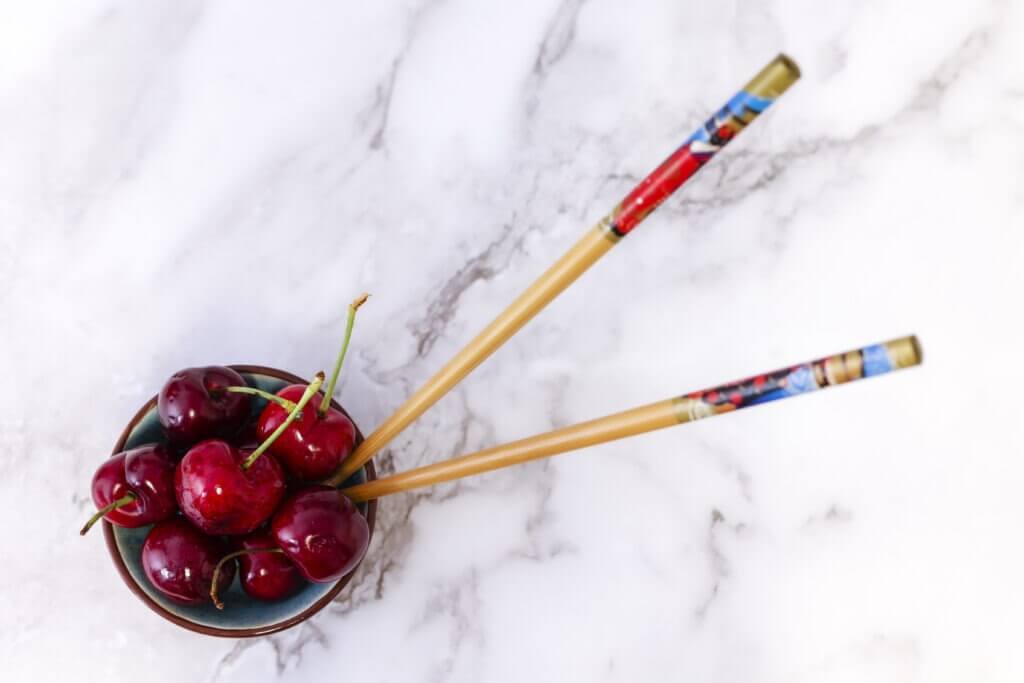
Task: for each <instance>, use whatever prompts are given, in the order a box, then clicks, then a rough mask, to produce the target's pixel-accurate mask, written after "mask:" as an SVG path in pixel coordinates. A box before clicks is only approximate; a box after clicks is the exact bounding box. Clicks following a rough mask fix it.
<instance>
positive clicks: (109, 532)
mask: <svg viewBox="0 0 1024 683" xmlns="http://www.w3.org/2000/svg"><path fill="white" fill-rule="evenodd" d="M228 367H229V368H231V369H233V370H235V371H236V372H238V373H241V374H257V375H267V376H269V377H274V378H276V379H280V380H283V381H285V382H288V383H290V384H308V383H309V381H308V380H305V379H302V378H301V377H299V376H297V375H293V374H292V373H290V372H285V371H284V370H278V369H276V368H268V367H266V366H264V365H229V366H228ZM156 398H157V397H156V396H153V398H151V399H149V400H148V401H146V403H145V404H144V405H143V406H142V407H141V408H139V410H138V411H137V412H136V413H135V415H134V417H132V419H131V420H130V421H129V422H128V424H127V426H125V428H124V431H122V432H121V436H120V437H118V439H117V443H116V444H114V450H113V451H111V455H116V454H117V453H120V452H121V451H123V450H124V445H125V443H126V442H127V441H128V437H129V436H130V435H131V433H132V430H133V429H135V425H137V424H138V423H139V421H140V420H141V419H142V418H143V417H144V416H145V415H146V414H147V413H149V411H151V410H153V408H154V407H155V406H156ZM331 405H332V406H334V407H335V408H337V409H338V410H340V411H341V412H343V413H345V415H347V416H348V418H349V419H350V420H352V416H351V415H349V414H348V412H347V411H346V410H345V409H344V408H342V407H341V406H340V405H339V404H338V402H337V401H334V400H332V401H331ZM352 424H353V425H355V427H356V445H359V443H361V442H362V440H363V434H362V432H361V431H359V426H358V425H356V423H355V420H352ZM363 471H364V473H365V474H366V480H367V481H373V480H374V479H376V478H377V469H376V468H375V467H374V466H373V460H369V461H368V462H367V463H366V465H364V466H363ZM376 521H377V501H376V500H371V501H370V502H369V504H368V505H367V510H366V523H367V525H368V526H369V527H370V541H371V542H372V541H373V530H374V526H375V525H376ZM103 537H104V538H105V539H106V542H107V551H108V552H109V553H110V557H111V559H112V560H113V561H114V566H116V567H117V571H118V573H119V574H120V575H121V579H122V580H123V581H124V582H125V584H126V585H127V586H128V588H129V589H130V590H131V592H132V593H134V594H135V596H136V597H137V598H139V599H140V600H142V602H144V603H145V604H146V606H147V607H149V608H150V609H151V610H153V611H154V612H156V613H157V614H159V615H160V616H162V617H163V618H164V619H166V620H168V621H170V622H173V623H175V624H177V625H178V626H181V627H182V628H185V629H188V630H189V631H193V632H195V633H201V634H203V635H207V636H217V637H220V638H254V637H256V636H265V635H269V634H271V633H278V632H280V631H283V630H285V629H288V628H291V627H292V626H295V625H296V624H300V623H302V622H303V621H305V620H306V619H309V618H310V617H311V616H313V615H314V614H316V613H317V612H319V611H320V610H322V609H323V608H324V607H326V606H327V605H329V604H330V603H331V602H332V601H333V600H334V598H336V597H338V594H339V593H340V592H341V591H342V589H343V588H345V586H347V585H348V584H349V582H350V581H351V580H352V577H353V576H354V575H355V573H356V571H357V570H358V569H359V566H360V565H361V564H362V563H363V561H362V560H360V561H359V564H357V565H356V566H355V568H354V569H353V570H352V571H351V572H349V573H348V574H346V575H345V576H343V577H341V578H340V579H338V582H337V583H336V584H334V587H333V588H331V590H330V591H328V593H327V594H326V595H324V596H323V597H322V598H320V599H319V600H317V601H316V602H315V603H313V604H312V605H310V606H309V607H307V608H306V609H304V610H303V611H302V612H299V613H298V614H296V615H294V616H291V617H288V618H287V619H284V620H282V621H278V622H275V623H272V624H267V625H266V626H256V627H252V628H238V629H233V628H218V627H216V626H207V625H205V624H197V623H196V622H194V621H189V620H188V619H186V618H184V617H182V616H180V615H177V614H174V613H173V612H170V611H168V610H167V609H165V608H164V607H163V606H161V605H160V604H159V603H157V602H156V601H155V600H153V598H151V597H149V595H147V594H146V591H144V590H143V589H142V587H141V586H139V584H138V583H137V582H136V581H135V578H134V577H133V576H132V575H131V573H130V572H129V571H128V567H127V566H125V563H124V558H123V557H121V553H120V551H119V550H118V546H117V540H116V539H115V538H114V526H113V525H112V524H111V523H110V522H108V521H107V520H103ZM364 559H365V557H364Z"/></svg>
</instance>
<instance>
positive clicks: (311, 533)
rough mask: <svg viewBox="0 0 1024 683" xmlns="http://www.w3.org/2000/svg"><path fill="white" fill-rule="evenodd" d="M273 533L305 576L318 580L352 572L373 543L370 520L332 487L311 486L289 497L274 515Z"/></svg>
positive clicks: (323, 581) (282, 548) (320, 581)
mask: <svg viewBox="0 0 1024 683" xmlns="http://www.w3.org/2000/svg"><path fill="white" fill-rule="evenodd" d="M271 532H272V533H273V535H274V540H275V541H277V546H278V547H279V548H281V550H283V551H284V553H285V555H287V556H288V558H289V559H291V561H292V562H294V563H295V566H296V567H298V568H299V571H300V572H302V575H303V576H305V577H306V578H307V579H309V580H310V581H313V582H315V583H329V582H332V581H337V580H338V579H340V578H341V577H343V576H345V575H346V574H348V573H349V572H350V571H352V570H353V569H354V568H355V566H356V565H357V564H359V561H360V560H362V559H363V555H365V554H366V547H367V546H368V545H369V544H370V527H369V525H367V523H366V519H365V518H364V517H363V516H362V515H361V514H359V510H357V509H356V506H355V504H354V503H353V502H352V501H350V500H349V499H348V498H345V497H344V496H342V495H341V494H339V493H338V491H337V489H333V488H331V487H329V486H310V487H308V488H305V489H302V490H301V491H299V492H297V493H295V494H294V495H292V496H291V497H290V498H288V500H286V501H285V502H284V503H282V504H281V508H280V509H279V510H278V511H277V513H276V514H275V515H274V520H273V521H272V522H271Z"/></svg>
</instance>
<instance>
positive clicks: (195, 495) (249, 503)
mask: <svg viewBox="0 0 1024 683" xmlns="http://www.w3.org/2000/svg"><path fill="white" fill-rule="evenodd" d="M249 455H250V451H248V450H240V449H238V448H235V447H234V446H232V445H231V444H229V443H228V442H226V441H221V440H219V439H209V440H207V441H203V442H200V443H198V444H196V445H195V446H193V447H192V448H190V449H189V451H188V453H186V454H185V457H184V458H182V460H181V463H179V464H178V469H177V471H176V472H175V476H174V490H175V494H176V496H177V499H178V505H179V506H180V507H181V511H182V512H183V513H184V514H185V516H186V517H188V519H189V521H191V522H192V523H193V524H195V525H196V526H197V527H198V528H199V529H200V530H202V531H203V532H205V533H207V534H213V535H223V536H230V535H236V534H247V533H250V532H251V531H254V530H255V529H256V528H257V527H259V526H260V525H261V524H263V523H264V522H265V521H267V519H269V518H270V516H271V515H272V514H274V510H275V509H277V505H278V503H280V502H281V498H283V497H284V494H285V482H284V472H283V471H282V470H281V466H280V465H278V464H277V461H276V460H274V457H273V456H271V455H270V454H268V453H264V454H263V455H261V456H260V457H258V458H257V459H256V460H255V461H254V462H253V463H252V465H251V466H250V467H249V468H248V469H246V468H245V467H243V463H244V462H245V461H246V459H247V458H248V457H249Z"/></svg>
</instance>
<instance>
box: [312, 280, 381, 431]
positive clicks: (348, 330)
mask: <svg viewBox="0 0 1024 683" xmlns="http://www.w3.org/2000/svg"><path fill="white" fill-rule="evenodd" d="M369 298H370V295H369V294H366V293H363V294H360V295H359V296H358V297H356V300H355V301H353V302H352V303H350V304H349V305H348V320H347V321H346V322H345V338H344V339H343V340H342V341H341V351H340V352H339V353H338V360H337V361H335V362H334V372H332V373H331V381H330V382H328V383H327V391H325V392H324V400H323V401H321V402H320V409H319V410H318V411H317V414H318V415H319V416H320V417H323V416H324V415H326V414H327V411H328V410H329V409H330V407H331V399H332V398H334V385H335V384H337V383H338V375H340V374H341V364H342V363H344V362H345V353H346V352H348V343H349V341H350V340H351V339H352V327H353V326H354V325H355V324H356V311H358V310H359V307H360V306H362V305H363V304H365V303H366V300H367V299H369Z"/></svg>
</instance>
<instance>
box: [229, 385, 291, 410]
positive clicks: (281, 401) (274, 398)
mask: <svg viewBox="0 0 1024 683" xmlns="http://www.w3.org/2000/svg"><path fill="white" fill-rule="evenodd" d="M224 391H229V392H231V393H232V394H251V395H253V396H259V397H260V398H262V399H266V400H267V401H270V402H271V403H276V404H277V405H279V406H281V407H282V408H284V409H285V410H287V411H288V412H289V413H290V412H291V411H293V410H295V402H294V401H289V400H288V399H286V398H282V397H281V396H278V395H277V394H272V393H270V392H269V391H263V390H262V389H256V388H255V387H224Z"/></svg>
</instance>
